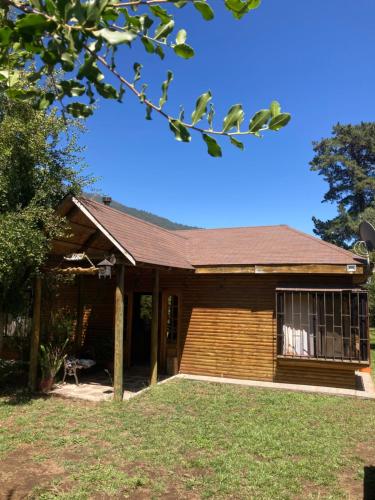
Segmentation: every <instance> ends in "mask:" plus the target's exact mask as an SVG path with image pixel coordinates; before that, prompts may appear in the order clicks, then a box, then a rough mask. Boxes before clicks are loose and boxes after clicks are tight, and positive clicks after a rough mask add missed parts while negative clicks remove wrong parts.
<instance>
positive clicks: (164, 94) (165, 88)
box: [159, 71, 173, 108]
mask: <svg viewBox="0 0 375 500" xmlns="http://www.w3.org/2000/svg"><path fill="white" fill-rule="evenodd" d="M172 80H173V73H172V71H168V72H167V79H166V80H164V82H163V83H162V85H161V91H162V96H161V97H160V99H159V107H160V108H162V107H163V106H164V104H165V103H166V102H167V100H168V88H169V84H170V83H171V81H172Z"/></svg>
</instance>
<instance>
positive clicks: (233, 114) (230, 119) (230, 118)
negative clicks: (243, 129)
mask: <svg viewBox="0 0 375 500" xmlns="http://www.w3.org/2000/svg"><path fill="white" fill-rule="evenodd" d="M244 117H245V113H244V111H243V109H242V106H241V104H234V105H233V106H232V107H231V108H230V110H229V111H228V114H227V116H226V117H225V118H224V122H223V132H228V130H231V129H232V128H233V127H236V128H237V129H239V128H240V126H241V123H242V122H243V119H244Z"/></svg>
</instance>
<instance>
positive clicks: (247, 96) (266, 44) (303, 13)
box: [82, 0, 375, 232]
mask: <svg viewBox="0 0 375 500" xmlns="http://www.w3.org/2000/svg"><path fill="white" fill-rule="evenodd" d="M222 3H223V2H221V1H219V0H211V4H212V5H213V7H214V8H215V11H216V18H215V20H213V21H211V22H204V21H203V20H201V18H200V16H199V14H198V13H197V12H196V11H195V10H193V9H192V8H185V9H182V10H181V11H179V12H178V18H177V19H180V20H181V23H180V24H179V23H178V22H177V25H178V26H179V27H185V28H186V29H187V31H188V43H190V44H191V45H192V46H193V47H194V48H195V49H196V56H195V58H193V59H191V60H189V61H184V60H181V59H179V58H177V57H176V56H174V55H173V54H171V55H170V56H168V57H166V59H165V60H164V62H163V63H162V64H160V63H159V59H158V58H157V56H151V55H147V54H146V53H145V52H144V51H136V50H128V49H127V48H124V51H123V52H122V57H123V59H124V61H125V62H124V65H123V69H124V71H128V72H129V73H130V74H132V71H130V68H132V64H133V62H134V61H139V62H142V63H143V64H144V66H145V68H144V71H143V75H144V80H145V81H148V82H151V80H152V82H153V84H152V85H150V87H149V91H148V95H149V96H150V97H153V98H154V99H158V97H159V94H160V90H159V89H160V83H161V82H162V80H163V79H164V77H165V74H166V71H167V69H172V70H173V71H174V72H175V80H174V82H173V84H172V86H171V90H170V100H169V103H168V104H167V106H168V110H169V111H171V112H175V113H176V114H177V113H178V106H179V104H184V106H185V110H186V114H190V113H191V111H192V109H193V107H194V103H195V100H196V98H197V96H198V95H200V94H201V93H202V92H204V91H206V90H207V89H211V91H212V92H213V94H214V102H215V104H216V107H217V116H218V118H219V122H218V123H221V120H222V117H223V116H224V115H225V111H226V110H227V109H228V107H229V106H230V105H231V104H234V103H237V102H241V103H242V104H243V105H244V108H245V110H246V111H247V118H250V116H251V115H252V113H253V112H254V111H256V110H258V109H259V108H262V107H267V106H268V104H269V103H270V101H271V100H272V99H278V100H279V101H280V103H281V104H282V107H283V109H284V110H285V111H289V112H291V113H292V115H293V119H292V121H291V122H290V124H289V126H288V127H287V128H286V129H283V130H282V131H280V132H278V133H268V134H265V135H264V138H263V139H262V140H259V139H256V138H252V137H250V138H248V139H247V140H246V143H245V145H246V148H245V151H244V152H241V151H239V150H237V149H236V148H233V147H232V146H230V145H229V144H224V145H223V146H224V147H223V153H224V155H223V158H221V159H214V158H211V157H209V156H208V155H207V154H206V150H205V146H204V144H203V142H202V141H201V139H200V137H199V136H198V135H197V136H195V135H194V136H193V140H192V143H191V144H189V145H187V144H181V143H178V142H176V141H175V140H174V138H173V136H172V134H171V133H170V131H169V129H168V125H167V123H166V122H165V121H164V120H162V119H161V118H158V117H154V120H153V121H151V122H149V121H146V120H145V119H144V111H143V108H142V107H141V105H140V104H139V103H138V102H137V101H136V100H135V99H134V98H133V96H131V95H130V94H129V93H128V94H127V95H126V96H125V99H124V103H123V104H118V103H116V102H112V101H108V102H104V101H101V102H100V104H99V109H98V111H97V112H96V114H95V115H94V117H92V118H90V119H89V120H88V123H87V126H88V132H87V134H85V136H84V137H83V138H82V143H83V144H85V145H86V146H87V151H86V153H85V156H86V159H87V163H88V165H89V171H90V172H92V173H94V174H95V175H96V176H100V177H101V180H100V181H99V182H98V184H97V187H98V188H100V189H101V190H102V192H103V193H105V194H110V195H111V196H112V197H113V198H114V199H116V200H118V201H120V202H122V203H125V204H127V205H129V206H133V207H136V208H142V209H145V210H148V211H151V212H154V213H156V214H158V215H162V216H165V217H168V218H170V219H172V220H174V221H177V222H181V223H185V224H190V225H197V226H200V227H220V226H223V227H224V226H244V225H262V224H264V225H267V224H281V223H285V224H289V225H291V226H294V227H296V228H298V229H301V230H304V231H306V232H312V227H313V224H312V221H311V217H312V215H315V216H318V217H320V218H324V219H325V218H328V217H331V216H332V215H333V214H334V213H335V209H334V207H333V206H330V205H327V204H322V203H321V199H322V196H323V194H324V192H325V189H326V186H325V184H324V182H323V181H322V180H321V179H320V178H319V176H318V175H317V174H316V173H313V172H310V171H309V161H310V160H311V158H312V146H311V142H312V141H313V140H317V139H320V138H321V137H325V136H327V135H329V134H330V132H331V127H332V125H333V124H335V123H337V122H338V121H339V122H341V123H358V122H360V121H361V120H363V121H372V120H374V116H375V84H374V82H375V63H374V54H375V28H374V26H375V1H374V0H357V1H356V2H353V1H350V0H315V1H314V2H311V1H307V0H283V1H281V0H263V3H262V5H261V7H260V8H259V9H257V10H256V11H253V12H252V13H251V14H249V15H248V16H246V17H245V18H243V19H242V21H236V20H235V19H233V17H232V16H231V14H230V13H229V12H228V11H226V10H225V9H224V7H223V5H222ZM224 142H226V141H224Z"/></svg>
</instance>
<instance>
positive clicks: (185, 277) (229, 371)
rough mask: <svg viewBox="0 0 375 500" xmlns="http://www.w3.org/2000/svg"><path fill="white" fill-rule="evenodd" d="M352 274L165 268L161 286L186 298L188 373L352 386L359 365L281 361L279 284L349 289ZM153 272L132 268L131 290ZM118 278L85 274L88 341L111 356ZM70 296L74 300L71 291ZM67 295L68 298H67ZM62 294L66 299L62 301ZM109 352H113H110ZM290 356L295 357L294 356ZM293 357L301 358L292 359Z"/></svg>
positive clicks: (183, 335) (144, 285)
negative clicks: (278, 355) (198, 271)
mask: <svg viewBox="0 0 375 500" xmlns="http://www.w3.org/2000/svg"><path fill="white" fill-rule="evenodd" d="M352 284H353V277H351V276H340V275H338V276H321V275H304V276H301V275H299V276H291V275H264V274H263V275H249V274H244V275H241V274H236V275H223V274H220V275H213V274H201V275H197V274H194V273H191V272H184V271H175V270H170V271H161V272H160V289H161V291H163V290H167V289H175V290H179V291H180V296H181V308H182V309H181V315H180V320H181V325H180V329H179V331H180V335H179V339H178V346H177V352H178V356H179V370H180V372H182V373H191V374H201V375H214V376H224V377H233V378H245V379H254V380H277V381H280V382H281V381H283V382H290V383H297V384H298V383H302V384H303V383H304V384H306V383H307V384H309V383H312V384H314V385H336V386H339V387H353V383H354V370H355V369H356V368H355V367H353V366H350V365H349V367H348V368H347V367H345V368H344V369H343V368H342V367H339V366H338V365H337V364H334V363H332V366H331V364H328V365H327V366H326V367H323V366H322V365H319V367H316V368H315V367H314V366H309V367H307V365H303V366H300V365H301V364H298V361H297V363H296V362H295V361H294V360H291V363H292V364H288V363H287V364H285V363H284V364H283V365H280V363H278V362H277V358H276V325H275V311H274V309H275V288H276V287H278V286H280V287H282V286H288V285H293V286H295V287H309V286H320V287H329V286H336V287H346V286H347V287H350V286H352ZM151 289H152V279H151V270H150V269H147V268H130V267H129V268H126V272H125V292H126V293H127V294H131V293H132V292H150V291H151ZM113 290H114V280H113V279H111V280H99V279H98V278H97V277H86V276H85V277H83V278H82V303H83V310H84V314H85V317H84V321H83V330H84V334H85V337H84V338H85V344H86V343H87V344H88V345H93V346H94V347H95V349H97V351H98V354H101V355H103V356H104V354H105V356H106V357H108V355H109V358H111V356H110V351H111V348H112V347H111V346H112V345H113V301H114V298H113V297H114V295H113V294H114V291H113ZM67 295H69V302H70V303H71V302H72V296H73V297H74V294H72V291H71V289H70V290H69V293H68V294H67ZM66 298H68V297H66ZM62 299H63V296H62V297H61V300H60V301H59V302H60V303H62V302H63V300H62ZM107 351H108V352H107ZM287 361H289V360H287ZM293 363H294V364H293Z"/></svg>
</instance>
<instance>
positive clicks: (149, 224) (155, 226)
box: [78, 196, 186, 240]
mask: <svg viewBox="0 0 375 500" xmlns="http://www.w3.org/2000/svg"><path fill="white" fill-rule="evenodd" d="M78 199H81V200H84V201H87V202H89V203H96V204H97V205H99V206H100V207H102V208H103V207H104V208H105V209H109V210H113V211H115V212H117V213H119V214H120V215H122V216H124V217H129V218H130V219H135V220H136V221H138V222H141V223H142V224H146V225H147V226H152V227H154V228H156V229H158V230H160V231H164V232H166V233H168V234H172V235H173V236H178V237H179V238H182V239H184V240H186V238H184V237H183V236H182V235H180V234H174V233H175V232H177V231H178V230H177V229H176V230H174V229H166V228H165V227H161V226H158V225H157V224H153V223H152V222H149V221H147V220H144V219H140V218H139V217H136V216H135V215H130V214H127V213H126V212H123V211H122V210H119V209H118V208H115V207H111V206H109V205H104V203H100V201H97V200H94V199H91V198H86V196H80V197H79V198H78Z"/></svg>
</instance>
